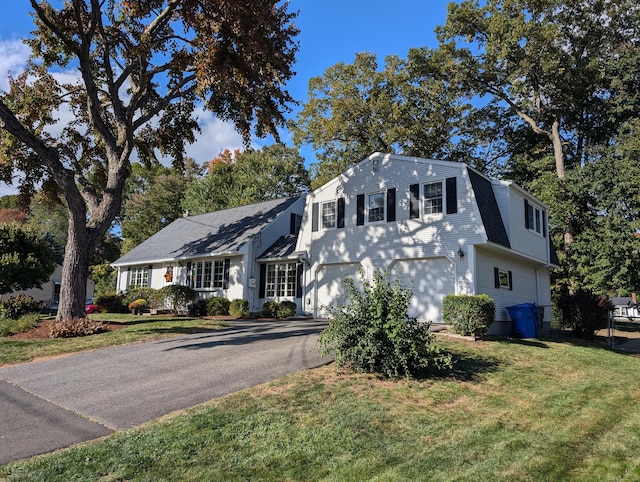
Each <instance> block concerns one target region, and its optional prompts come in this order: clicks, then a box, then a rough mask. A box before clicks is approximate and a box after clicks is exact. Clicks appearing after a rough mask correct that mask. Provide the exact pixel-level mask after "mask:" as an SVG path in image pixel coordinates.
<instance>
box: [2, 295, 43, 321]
mask: <svg viewBox="0 0 640 482" xmlns="http://www.w3.org/2000/svg"><path fill="white" fill-rule="evenodd" d="M41 307H42V303H41V302H40V301H38V300H35V299H33V297H31V296H27V295H22V294H20V295H15V296H10V297H9V298H7V299H6V300H4V301H3V302H2V303H0V318H9V319H11V320H17V319H18V318H20V317H21V316H23V315H28V314H29V313H39V312H40V308H41Z"/></svg>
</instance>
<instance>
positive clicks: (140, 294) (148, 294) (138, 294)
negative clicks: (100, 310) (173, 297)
mask: <svg viewBox="0 0 640 482" xmlns="http://www.w3.org/2000/svg"><path fill="white" fill-rule="evenodd" d="M158 292H159V290H156V289H153V288H149V287H143V286H139V287H137V288H129V290H128V291H127V292H126V294H125V295H124V297H123V298H122V303H123V304H124V306H128V305H129V303H131V302H133V301H135V300H137V299H140V298H141V299H143V300H147V301H148V302H149V304H150V305H151V306H152V307H154V308H155V307H156V306H158V305H162V300H163V297H162V296H161V295H160V294H159V293H158ZM101 306H102V305H101Z"/></svg>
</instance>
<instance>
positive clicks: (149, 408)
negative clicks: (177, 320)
mask: <svg viewBox="0 0 640 482" xmlns="http://www.w3.org/2000/svg"><path fill="white" fill-rule="evenodd" d="M324 327H325V323H324V322H322V321H317V320H296V321H245V320H242V321H236V322H233V324H232V326H231V327H230V328H226V329H224V330H219V331H215V332H209V333H198V334H192V335H185V336H181V337H177V338H170V339H166V340H160V341H155V342H149V343H142V344H137V345H128V346H119V347H110V348H103V349H99V350H94V351H91V352H85V353H78V354H74V355H69V356H65V357H62V358H57V359H49V360H43V361H36V362H32V363H26V364H23V365H15V366H10V367H6V368H1V369H0V464H4V463H7V462H9V461H12V460H17V459H21V458H26V457H31V456H33V455H37V454H41V453H46V452H50V451H53V450H56V449H59V448H63V447H67V446H69V445H72V444H75V443H78V442H82V441H86V440H92V439H94V438H98V437H101V436H104V435H108V434H109V433H112V432H113V431H116V430H124V429H128V428H131V427H135V426H136V425H139V424H141V423H143V422H147V421H149V420H153V419H155V418H158V417H160V416H162V415H165V414H168V413H171V412H173V411H176V410H180V409H184V408H187V407H192V406H194V405H197V404H199V403H203V402H206V401H208V400H211V399H213V398H217V397H221V396H224V395H227V394H229V393H232V392H235V391H238V390H241V389H243V388H247V387H251V386H254V385H257V384H260V383H264V382H267V381H270V380H274V379H276V378H279V377H281V376H283V375H286V374H288V373H294V372H297V371H300V370H304V369H307V368H313V367H317V366H320V365H322V364H324V363H327V362H328V361H329V360H328V359H325V358H322V357H320V354H319V352H318V349H317V347H316V339H317V336H318V334H319V333H320V331H322V329H323V328H324Z"/></svg>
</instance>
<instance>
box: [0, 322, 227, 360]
mask: <svg viewBox="0 0 640 482" xmlns="http://www.w3.org/2000/svg"><path fill="white" fill-rule="evenodd" d="M89 318H91V319H95V320H100V321H105V322H110V323H113V324H119V325H122V327H119V329H117V330H112V331H108V332H106V333H100V334H97V335H90V336H85V337H77V338H56V339H52V338H38V339H15V338H11V337H0V365H7V364H12V363H21V362H28V361H31V360H34V359H36V358H39V357H44V356H51V355H62V354H66V353H75V352H78V351H83V350H91V349H94V348H101V347H104V346H112V345H123V344H125V343H137V342H143V341H150V340H157V339H159V338H166V337H169V336H176V335H179V334H185V333H198V332H204V331H210V330H218V329H220V328H223V327H225V326H228V323H226V322H224V321H220V320H211V319H204V318H188V317H175V316H134V315H130V314H116V313H94V314H91V315H89Z"/></svg>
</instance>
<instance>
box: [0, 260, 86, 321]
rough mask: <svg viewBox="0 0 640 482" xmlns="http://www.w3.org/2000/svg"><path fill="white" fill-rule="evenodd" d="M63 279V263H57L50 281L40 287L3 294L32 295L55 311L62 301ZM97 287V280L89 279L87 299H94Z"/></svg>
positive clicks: (49, 309) (45, 306) (51, 310)
mask: <svg viewBox="0 0 640 482" xmlns="http://www.w3.org/2000/svg"><path fill="white" fill-rule="evenodd" d="M61 281H62V265H59V264H58V265H56V267H55V269H54V270H53V273H51V276H49V281H47V282H45V283H43V284H42V285H41V286H40V288H31V289H28V290H22V291H14V292H13V293H8V294H6V295H3V296H4V297H5V298H7V297H10V296H16V295H19V294H22V295H26V296H31V297H32V298H33V299H34V300H38V301H40V302H41V303H42V306H43V308H46V309H47V310H48V311H50V312H55V311H56V310H57V309H58V302H59V301H60V283H61ZM94 288H95V282H94V281H93V280H92V279H88V280H87V293H86V297H87V301H88V300H91V299H93V292H94Z"/></svg>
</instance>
